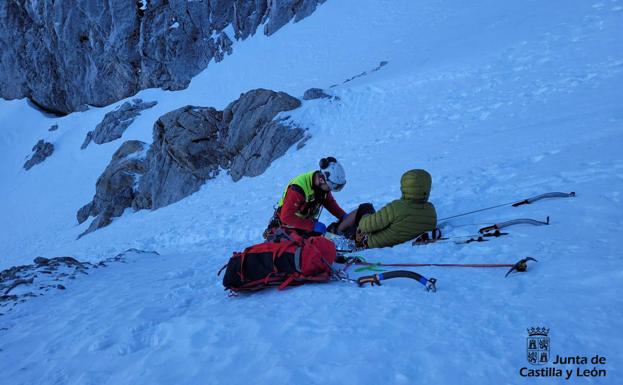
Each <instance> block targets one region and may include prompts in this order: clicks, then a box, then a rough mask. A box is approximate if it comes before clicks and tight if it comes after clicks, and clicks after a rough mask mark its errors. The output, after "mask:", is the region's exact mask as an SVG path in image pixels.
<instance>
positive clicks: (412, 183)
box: [400, 169, 432, 202]
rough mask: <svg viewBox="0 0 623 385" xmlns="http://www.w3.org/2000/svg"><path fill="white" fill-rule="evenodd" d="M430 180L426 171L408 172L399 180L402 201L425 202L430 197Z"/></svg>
mask: <svg viewBox="0 0 623 385" xmlns="http://www.w3.org/2000/svg"><path fill="white" fill-rule="evenodd" d="M431 185H432V178H431V176H430V174H429V173H428V172H427V171H426V170H421V169H415V170H409V171H407V172H405V173H404V174H402V178H400V191H401V192H402V199H413V200H416V201H421V202H426V201H427V200H428V196H429V195H430V189H431Z"/></svg>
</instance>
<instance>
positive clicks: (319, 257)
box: [219, 233, 336, 292]
mask: <svg viewBox="0 0 623 385" xmlns="http://www.w3.org/2000/svg"><path fill="white" fill-rule="evenodd" d="M335 257H336V252H335V246H334V245H333V243H332V242H331V241H329V240H328V239H325V238H323V237H310V238H303V237H301V236H299V235H297V234H295V233H291V234H285V235H284V236H283V237H282V238H281V239H278V240H276V241H275V242H266V243H260V244H257V245H253V246H250V247H247V248H246V249H245V250H244V251H243V252H241V253H238V252H236V253H234V254H233V255H232V257H231V258H230V259H229V262H228V263H227V264H226V265H225V266H223V268H221V270H220V271H219V274H220V273H221V272H222V271H223V270H224V269H226V270H225V274H224V276H223V286H225V289H229V290H231V291H233V292H238V291H254V290H261V289H264V288H265V287H268V286H277V285H278V286H279V290H282V289H284V288H286V287H287V286H295V285H302V284H304V283H306V282H327V281H329V280H331V279H332V274H333V269H332V268H331V264H332V263H333V261H334V260H335Z"/></svg>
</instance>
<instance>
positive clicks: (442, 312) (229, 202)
mask: <svg viewBox="0 0 623 385" xmlns="http://www.w3.org/2000/svg"><path fill="white" fill-rule="evenodd" d="M621 25H623V2H621V1H619V0H601V1H599V0H595V1H571V2H570V1H563V0H552V1H546V2H544V1H519V0H509V1H492V0H478V1H471V2H465V3H464V4H463V3H462V4H461V5H460V6H459V5H458V4H457V3H456V2H452V1H447V0H435V1H428V2H415V1H411V0H392V1H389V0H383V1H380V0H358V1H355V0H352V1H346V0H341V1H338V0H329V1H328V2H326V3H325V4H323V5H322V6H321V7H319V8H318V9H317V10H316V12H315V13H314V14H313V15H311V16H310V17H308V18H306V19H304V20H302V21H300V22H298V23H296V24H288V25H287V26H285V27H283V28H282V29H280V30H279V31H278V32H277V33H276V34H274V35H273V36H271V37H270V38H267V37H265V36H262V35H257V36H254V37H251V38H249V39H247V40H245V41H241V42H237V43H236V54H235V55H233V56H230V57H227V58H225V60H223V61H222V62H220V63H216V64H213V65H210V67H209V68H208V69H207V70H205V71H204V72H202V73H201V74H200V75H198V76H197V77H195V78H194V79H193V80H192V82H191V84H190V86H189V87H188V88H187V89H186V90H183V91H177V92H167V91H162V90H145V91H142V92H140V93H139V94H138V95H137V96H138V97H140V98H142V99H143V100H145V101H154V100H155V101H157V102H158V104H157V105H156V106H154V107H152V108H150V109H147V110H144V111H142V112H141V115H140V116H139V117H138V118H136V120H135V121H134V122H133V123H132V124H131V125H130V126H129V128H128V129H127V130H126V131H125V132H124V133H123V137H122V138H121V139H119V140H116V141H113V142H111V143H105V144H102V145H94V144H92V145H90V146H89V147H87V148H86V149H85V150H81V149H80V146H81V144H82V142H83V141H84V138H85V135H86V133H87V132H89V131H91V130H93V129H94V127H95V126H96V125H97V124H98V123H99V122H100V121H101V120H102V118H103V116H104V115H105V114H106V113H107V112H110V111H112V110H114V109H115V108H116V107H117V106H119V105H120V104H122V103H123V102H124V101H121V102H119V103H117V104H115V105H111V106H108V107H104V108H93V109H90V110H88V111H85V112H80V113H73V114H71V115H68V116H65V117H62V118H52V117H48V116H44V115H42V114H41V113H40V112H37V111H36V110H34V109H33V108H32V107H30V106H29V105H28V103H26V102H25V101H24V100H18V101H15V100H14V101H2V102H0V197H1V198H2V199H0V213H1V215H0V268H2V269H5V268H9V267H11V266H15V265H22V264H28V263H31V262H32V260H33V258H35V257H37V256H42V257H46V258H53V257H59V256H72V257H74V258H76V259H77V260H80V261H88V262H90V263H92V264H96V263H98V262H99V261H102V260H108V261H110V259H111V258H113V260H112V262H106V265H107V267H102V268H96V269H95V268H91V269H88V270H85V271H84V273H85V274H73V276H74V279H69V278H67V279H64V280H63V281H62V282H61V283H60V284H62V286H63V287H64V288H65V290H57V289H54V290H49V291H47V292H45V295H43V296H40V297H37V298H32V299H29V300H27V301H26V302H24V303H21V304H18V305H16V306H13V307H11V308H10V309H9V307H0V313H3V314H2V315H0V383H2V384H39V383H40V384H50V383H53V384H105V383H109V384H136V383H145V384H153V383H158V384H160V383H161V384H171V383H180V384H206V383H207V384H223V383H226V384H248V383H260V384H272V383H302V384H317V383H318V384H381V383H383V384H384V383H391V384H411V383H431V384H446V383H447V384H451V383H452V384H455V383H473V384H501V383H504V384H506V383H513V384H515V383H517V384H521V383H524V382H531V381H535V380H537V379H534V378H524V377H522V374H524V375H528V374H529V373H531V374H532V376H535V375H537V374H538V375H539V376H546V375H547V378H542V379H541V381H539V382H540V383H548V384H549V383H565V384H566V383H583V382H586V383H611V384H617V383H621V376H622V374H621V370H622V368H623V366H622V365H623V349H622V347H623V336H622V334H621V333H620V330H621V329H622V327H623V321H621V318H620V314H621V311H622V310H623V300H622V299H621V296H620V293H621V289H623V279H622V278H623V267H622V264H621V251H620V250H621V246H622V245H623V242H622V241H621V240H620V236H619V232H620V229H621V225H622V224H623V217H622V215H621V213H622V212H623V211H622V206H623V203H622V201H621V200H622V195H621V194H622V192H623V160H622V159H621V156H620V147H621V144H622V143H623V109H622V108H621V106H622V105H621V100H623V35H622V34H621ZM381 62H387V63H386V64H384V65H382V66H381V65H380V63H381ZM357 75H361V76H357ZM347 80H348V81H347ZM310 87H320V88H323V89H324V90H325V92H327V93H328V94H330V95H332V96H335V98H331V99H316V100H309V101H303V104H302V106H301V107H300V108H298V109H296V110H293V111H290V112H289V113H288V114H289V115H290V118H289V119H290V121H291V122H293V123H295V124H296V125H298V126H300V127H305V128H307V129H308V132H309V133H310V134H311V136H312V137H311V138H310V139H309V140H308V141H307V142H306V144H305V146H304V147H302V148H301V149H298V150H297V149H296V148H291V149H290V150H289V151H288V152H287V153H286V154H285V155H284V156H283V157H281V158H279V159H277V160H275V161H274V162H273V163H272V165H271V166H270V168H268V169H267V170H266V171H265V172H264V173H263V174H262V175H260V176H257V177H252V178H251V177H244V178H242V179H241V180H239V181H238V182H233V181H232V179H231V177H229V176H228V175H226V174H225V173H221V175H219V176H218V177H217V178H215V179H212V180H209V181H208V182H207V183H206V184H205V185H203V187H202V188H201V189H200V191H198V192H196V193H194V194H193V195H191V196H189V197H187V198H185V199H183V200H181V201H179V202H177V203H174V204H171V205H169V206H166V207H163V208H160V209H158V210H155V211H147V210H143V211H139V212H132V210H127V211H126V212H125V213H124V215H123V216H121V217H119V218H116V219H115V220H114V221H113V222H112V223H111V224H110V225H109V226H107V227H105V228H102V229H99V230H97V231H95V232H93V233H90V234H87V235H86V236H84V237H82V238H80V239H79V240H77V239H76V238H77V236H78V235H79V234H81V233H83V232H84V231H85V230H86V229H87V227H88V224H87V223H83V224H81V225H78V224H77V222H76V217H75V214H76V210H78V209H79V208H80V207H81V206H82V205H83V204H84V203H86V202H88V201H90V200H91V199H92V197H93V194H94V192H95V183H96V180H97V178H98V176H99V175H100V174H101V173H102V171H103V169H104V168H105V167H106V165H107V164H108V163H109V161H110V159H111V157H112V155H113V153H114V152H115V150H117V148H119V145H120V144H121V142H122V141H125V140H141V141H144V142H147V143H150V142H151V139H152V138H151V137H152V126H153V123H154V122H155V121H156V120H157V118H158V117H159V116H161V115H163V114H165V113H167V112H169V111H172V110H174V109H177V108H179V107H182V106H185V105H188V104H190V105H196V106H212V107H215V108H217V109H223V108H224V107H225V106H226V105H227V104H228V103H229V102H231V101H232V100H235V99H236V98H238V97H239V95H240V94H241V93H243V92H247V91H249V90H251V89H255V88H266V89H272V90H275V91H284V92H287V93H289V94H290V95H293V96H296V97H299V98H300V97H301V96H302V95H303V92H304V91H305V90H307V89H308V88H310ZM52 125H58V129H57V130H54V131H48V129H49V128H50V126H52ZM40 139H44V140H45V141H46V142H49V143H51V144H53V145H54V153H53V154H52V155H51V156H50V157H48V158H47V159H46V160H45V161H44V162H43V163H41V164H38V165H35V166H33V167H32V168H31V169H30V170H28V171H26V170H24V169H23V164H24V162H25V161H26V159H27V158H28V157H29V156H30V153H31V148H32V146H33V145H35V144H36V143H37V142H38V141H39V140H40ZM327 155H333V156H335V157H337V158H338V159H339V160H340V161H341V162H342V164H343V165H344V167H345V169H346V173H347V180H348V183H347V184H346V186H345V188H344V189H343V190H342V191H341V192H339V193H337V194H336V199H337V200H338V202H339V203H340V205H342V207H344V208H346V209H353V208H355V207H356V205H358V204H359V203H360V202H371V203H373V204H374V205H375V206H376V207H377V208H380V207H382V206H383V205H384V204H385V203H388V202H389V201H391V200H393V199H396V198H398V197H399V195H400V192H399V182H400V176H401V174H402V173H403V172H404V171H406V170H409V169H413V168H424V169H426V170H428V171H429V172H430V173H431V174H432V176H433V187H432V192H431V197H430V201H431V202H433V203H434V204H435V206H436V208H437V212H438V215H439V217H440V218H446V217H450V216H453V215H455V214H460V213H464V212H468V211H472V210H476V209H480V208H483V207H488V206H494V205H497V204H501V203H506V202H514V201H516V200H520V199H523V198H527V197H530V196H533V195H537V194H540V193H544V192H549V191H562V192H570V191H574V192H576V193H577V196H576V197H575V198H568V199H548V200H541V201H539V202H536V203H534V204H531V205H523V206H519V207H511V206H510V205H508V206H504V207H500V208H497V209H493V210H489V211H483V212H479V213H474V214H471V215H467V216H463V217H458V218H454V219H450V220H447V221H441V223H440V226H441V228H442V231H443V232H444V234H446V235H449V236H454V235H467V234H473V233H475V232H477V230H478V228H480V227H482V226H484V225H488V224H493V223H496V222H500V221H505V220H510V219H516V218H533V219H539V220H544V219H545V218H546V217H548V216H549V217H550V220H551V221H550V225H549V226H538V227H537V226H530V225H521V226H514V227H511V228H509V229H508V232H509V235H506V236H504V237H500V238H495V239H492V240H490V241H488V242H482V243H470V244H462V245H458V244H454V243H453V242H447V243H437V244H430V245H426V246H417V247H413V246H411V245H410V244H403V245H400V246H396V247H394V248H388V249H376V250H375V249H371V250H367V251H365V252H362V253H361V255H362V256H364V257H365V258H367V259H368V260H369V261H378V262H403V263H415V262H423V263H425V262H435V263H514V262H516V261H517V260H519V259H520V258H523V257H526V256H532V257H534V258H535V259H537V260H538V262H536V263H532V264H530V266H529V267H528V271H527V272H526V273H518V274H514V275H511V276H509V277H508V278H505V277H504V273H505V269H493V268H492V269H468V268H465V269H461V268H446V269H443V268H434V267H426V268H424V267H423V268H417V269H416V270H417V271H418V272H419V273H421V274H423V275H425V276H429V277H435V278H437V280H438V284H437V286H438V291H437V292H436V293H434V294H433V293H427V292H425V291H423V290H422V286H420V285H419V284H417V283H414V282H413V281H410V280H391V281H387V282H386V283H384V284H383V286H381V287H374V288H371V287H366V288H358V287H357V286H356V285H353V284H350V283H345V282H331V283H329V284H323V285H320V284H318V285H312V284H310V285H305V286H302V287H299V288H294V289H287V290H285V291H282V292H278V291H277V290H265V291H263V292H259V293H255V294H253V295H245V296H240V297H237V298H229V297H228V296H227V293H226V292H224V291H223V287H222V284H221V279H222V278H221V277H217V276H216V272H217V271H218V269H219V268H220V267H221V266H222V265H223V264H224V263H225V262H226V261H227V259H228V258H229V256H230V255H231V253H232V252H233V251H239V250H242V249H243V248H245V247H246V246H248V245H251V244H253V243H257V242H260V241H261V240H262V237H261V235H262V231H263V230H264V228H265V226H266V224H267V222H268V219H269V218H270V216H271V215H272V211H273V206H274V205H275V204H276V203H277V201H278V199H279V197H280V194H281V192H282V191H283V188H284V187H285V184H286V183H287V182H288V180H289V179H290V178H292V177H293V176H295V175H297V174H299V173H301V172H304V171H308V170H312V169H314V168H315V167H317V162H318V160H319V159H320V158H321V157H323V156H327ZM322 220H323V221H324V222H326V223H328V222H330V221H331V220H332V218H331V217H330V215H329V214H327V213H326V212H325V213H323V217H322ZM132 248H133V249H137V250H143V251H155V252H157V254H156V253H151V252H127V253H125V254H124V256H123V258H122V259H121V261H114V257H115V256H116V255H118V254H119V253H122V252H124V251H125V250H128V249H132ZM349 272H350V275H351V277H357V276H360V275H366V274H369V273H370V272H369V271H362V272H356V271H355V269H351V270H349ZM1 294H3V293H0V295H1ZM530 327H547V328H548V329H549V335H548V337H549V339H550V340H549V341H550V343H551V346H550V356H551V359H550V362H549V364H547V365H543V366H533V365H531V364H529V363H528V361H527V359H526V355H527V347H526V337H528V333H527V331H526V329H527V328H530ZM596 355H599V356H601V357H605V363H601V364H600V363H597V364H593V363H591V362H590V359H591V358H592V357H594V356H596ZM556 356H560V357H562V358H563V359H564V358H565V357H569V356H572V357H576V356H580V357H582V356H586V357H588V362H587V363H585V364H584V363H581V362H580V363H577V364H575V363H568V364H555V362H554V359H556ZM522 368H526V369H522ZM543 368H545V371H540V370H541V369H543ZM548 368H553V370H548ZM585 369H588V373H589V374H588V376H589V377H586V378H584V377H579V376H581V375H584V373H585V372H584V370H585ZM591 369H595V371H594V372H593V373H596V375H597V374H598V375H600V377H590V373H591ZM557 370H561V373H562V374H561V376H557ZM565 370H571V371H572V374H571V377H570V378H569V379H568V380H567V379H565V377H566V372H565ZM576 370H577V372H576ZM599 370H604V371H605V372H600V371H599ZM603 373H605V376H604V375H603Z"/></svg>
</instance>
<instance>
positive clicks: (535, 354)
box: [527, 327, 549, 365]
mask: <svg viewBox="0 0 623 385" xmlns="http://www.w3.org/2000/svg"><path fill="white" fill-rule="evenodd" d="M548 335H549V329H548V328H545V327H542V328H540V327H537V328H534V327H532V328H529V329H528V338H527V340H528V346H527V354H528V362H529V363H531V364H532V365H545V364H547V363H548V361H549V336H548Z"/></svg>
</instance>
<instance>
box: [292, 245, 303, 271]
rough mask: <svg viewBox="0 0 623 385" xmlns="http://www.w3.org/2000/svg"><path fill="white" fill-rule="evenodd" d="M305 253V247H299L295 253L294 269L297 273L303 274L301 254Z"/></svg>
mask: <svg viewBox="0 0 623 385" xmlns="http://www.w3.org/2000/svg"><path fill="white" fill-rule="evenodd" d="M302 251H303V246H302V245H299V246H298V247H297V248H296V251H295V252H294V268H295V269H296V271H297V272H299V273H300V272H301V254H302Z"/></svg>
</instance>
